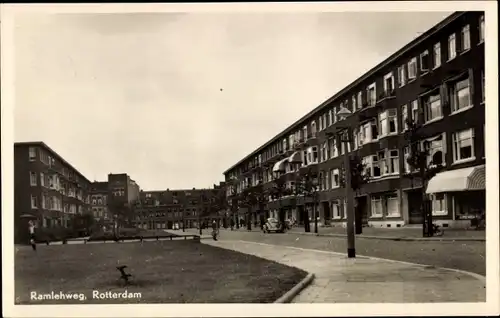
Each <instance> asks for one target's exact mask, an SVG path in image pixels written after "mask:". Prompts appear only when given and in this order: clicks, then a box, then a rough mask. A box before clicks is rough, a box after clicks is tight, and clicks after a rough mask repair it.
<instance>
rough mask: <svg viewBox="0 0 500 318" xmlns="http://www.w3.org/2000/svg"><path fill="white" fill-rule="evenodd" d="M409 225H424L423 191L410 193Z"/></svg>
mask: <svg viewBox="0 0 500 318" xmlns="http://www.w3.org/2000/svg"><path fill="white" fill-rule="evenodd" d="M408 214H409V220H408V221H409V222H408V223H409V224H422V221H423V216H422V191H421V190H420V189H419V190H412V191H408Z"/></svg>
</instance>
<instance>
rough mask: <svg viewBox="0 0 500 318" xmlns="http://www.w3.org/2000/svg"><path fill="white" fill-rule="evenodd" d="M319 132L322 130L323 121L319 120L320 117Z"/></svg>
mask: <svg viewBox="0 0 500 318" xmlns="http://www.w3.org/2000/svg"><path fill="white" fill-rule="evenodd" d="M318 122H319V131H322V130H323V121H322V120H321V116H319V120H318Z"/></svg>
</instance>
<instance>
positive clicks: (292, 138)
mask: <svg viewBox="0 0 500 318" xmlns="http://www.w3.org/2000/svg"><path fill="white" fill-rule="evenodd" d="M288 145H289V146H290V149H292V148H293V146H294V145H295V140H294V135H290V136H288ZM261 163H262V161H261V157H260V155H259V165H260V164H261Z"/></svg>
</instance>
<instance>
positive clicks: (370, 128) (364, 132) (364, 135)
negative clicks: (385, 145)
mask: <svg viewBox="0 0 500 318" xmlns="http://www.w3.org/2000/svg"><path fill="white" fill-rule="evenodd" d="M377 138H378V128H377V120H376V119H372V120H370V121H368V122H366V123H365V124H363V125H362V126H361V144H362V145H364V144H367V143H370V142H372V141H375V140H377Z"/></svg>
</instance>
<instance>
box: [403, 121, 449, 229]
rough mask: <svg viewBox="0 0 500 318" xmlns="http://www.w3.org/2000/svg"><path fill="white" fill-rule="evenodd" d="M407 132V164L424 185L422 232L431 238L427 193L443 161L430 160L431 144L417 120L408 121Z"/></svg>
mask: <svg viewBox="0 0 500 318" xmlns="http://www.w3.org/2000/svg"><path fill="white" fill-rule="evenodd" d="M406 124H407V127H408V129H407V131H406V135H405V139H406V140H407V141H408V144H409V149H410V154H409V157H408V159H407V163H408V164H409V165H410V167H411V169H412V171H416V172H417V173H418V176H419V177H420V180H421V183H422V202H421V204H422V205H421V210H422V232H423V236H424V237H430V236H433V234H434V229H433V222H432V206H431V202H432V201H431V200H430V199H429V196H428V195H427V193H426V190H427V185H428V183H429V181H430V179H432V178H433V177H434V176H435V175H436V174H437V173H438V172H440V171H442V170H443V163H442V162H441V160H442V158H441V159H438V158H431V160H429V143H428V142H427V141H426V140H422V139H424V138H422V137H423V135H422V124H419V123H418V121H415V120H409V119H408V120H407V121H406ZM410 176H411V175H410Z"/></svg>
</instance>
